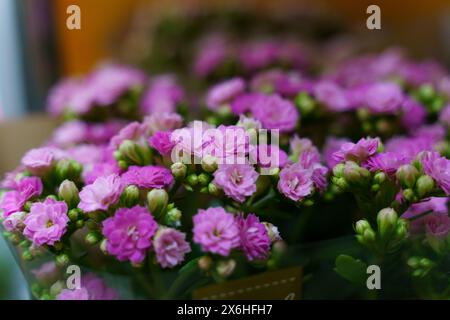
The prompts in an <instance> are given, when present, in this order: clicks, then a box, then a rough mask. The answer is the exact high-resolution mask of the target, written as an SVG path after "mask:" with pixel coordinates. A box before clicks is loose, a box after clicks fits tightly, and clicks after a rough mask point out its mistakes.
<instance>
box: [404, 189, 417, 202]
mask: <svg viewBox="0 0 450 320" xmlns="http://www.w3.org/2000/svg"><path fill="white" fill-rule="evenodd" d="M402 195H403V198H405V199H406V200H408V201H409V202H413V201H414V198H415V194H414V191H413V190H412V189H405V190H403V193H402Z"/></svg>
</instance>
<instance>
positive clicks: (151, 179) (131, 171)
mask: <svg viewBox="0 0 450 320" xmlns="http://www.w3.org/2000/svg"><path fill="white" fill-rule="evenodd" d="M172 182H173V176H172V173H171V172H170V170H169V169H167V168H164V167H160V166H145V167H138V166H131V167H129V168H128V171H126V172H125V173H123V174H122V183H123V184H124V185H135V186H137V187H140V188H159V189H161V188H165V187H167V186H169V185H171V184H172Z"/></svg>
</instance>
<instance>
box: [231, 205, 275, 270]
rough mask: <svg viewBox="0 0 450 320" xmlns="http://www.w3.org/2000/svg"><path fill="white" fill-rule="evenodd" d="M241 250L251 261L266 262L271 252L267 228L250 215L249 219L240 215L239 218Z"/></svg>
mask: <svg viewBox="0 0 450 320" xmlns="http://www.w3.org/2000/svg"><path fill="white" fill-rule="evenodd" d="M236 220H237V225H238V226H239V234H240V240H241V246H240V247H241V249H242V251H244V253H245V256H246V257H247V259H248V260H249V261H253V260H264V259H266V258H267V256H268V254H269V251H270V244H271V240H270V237H269V233H268V232H267V228H266V226H265V225H264V224H263V223H261V222H260V221H259V218H258V217H257V216H256V215H254V214H253V213H250V214H248V215H247V217H245V218H244V217H243V215H239V216H238V217H237V219H236Z"/></svg>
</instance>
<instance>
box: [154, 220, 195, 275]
mask: <svg viewBox="0 0 450 320" xmlns="http://www.w3.org/2000/svg"><path fill="white" fill-rule="evenodd" d="M153 247H154V248H155V252H156V259H157V260H158V263H159V265H160V266H161V267H163V268H173V267H175V266H176V265H178V264H179V263H181V262H182V261H183V260H184V256H185V255H186V254H187V253H189V252H190V251H191V247H190V246H189V243H188V242H187V241H186V234H185V233H183V232H180V231H178V230H175V229H172V228H160V229H159V230H158V231H157V232H156V234H155V237H154V239H153Z"/></svg>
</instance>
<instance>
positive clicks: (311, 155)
mask: <svg viewBox="0 0 450 320" xmlns="http://www.w3.org/2000/svg"><path fill="white" fill-rule="evenodd" d="M319 161H320V158H318V157H317V153H316V152H315V151H314V150H306V151H304V152H303V153H302V154H301V155H300V159H299V160H298V164H300V165H301V166H302V167H303V168H305V169H308V170H311V172H312V174H311V179H312V182H313V184H314V187H315V188H317V190H318V191H319V192H323V191H325V189H326V187H327V185H328V181H327V174H328V168H326V167H325V166H323V165H321V164H320V162H319Z"/></svg>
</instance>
